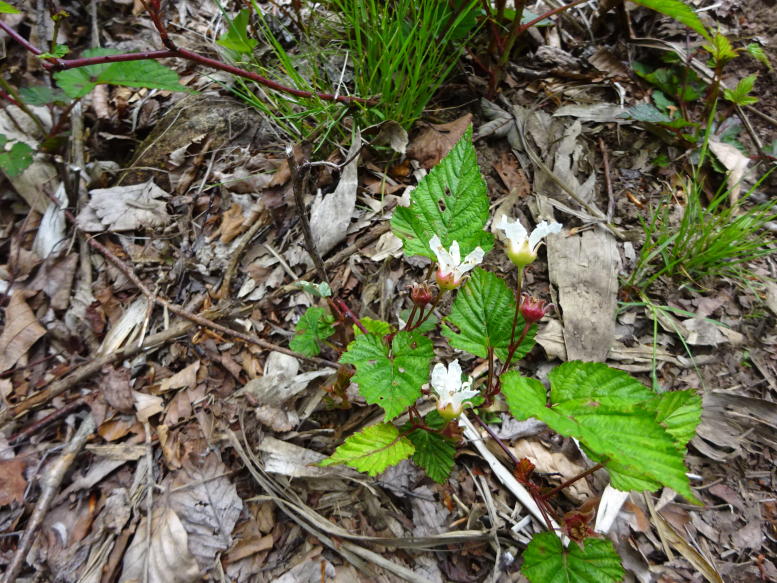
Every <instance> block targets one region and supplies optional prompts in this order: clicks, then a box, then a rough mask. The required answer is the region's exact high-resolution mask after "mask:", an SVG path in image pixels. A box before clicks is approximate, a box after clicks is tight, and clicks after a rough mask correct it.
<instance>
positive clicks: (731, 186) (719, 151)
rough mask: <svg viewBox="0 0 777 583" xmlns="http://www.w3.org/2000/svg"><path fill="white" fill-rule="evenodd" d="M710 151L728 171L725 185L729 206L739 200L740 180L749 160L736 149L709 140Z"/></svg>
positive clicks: (723, 143)
mask: <svg viewBox="0 0 777 583" xmlns="http://www.w3.org/2000/svg"><path fill="white" fill-rule="evenodd" d="M710 151H711V152H712V153H713V154H715V156H716V157H717V159H718V160H719V161H720V163H721V164H723V166H725V167H726V170H728V174H727V175H726V184H727V186H728V190H729V193H728V199H729V201H730V202H731V204H734V203H736V202H737V201H738V200H739V193H740V192H741V190H742V178H743V177H744V175H745V170H747V165H748V164H749V163H750V158H748V157H747V156H745V155H744V154H743V153H742V152H740V151H739V149H738V148H736V147H735V146H732V145H731V144H726V143H725V142H718V141H716V140H712V139H711V140H710Z"/></svg>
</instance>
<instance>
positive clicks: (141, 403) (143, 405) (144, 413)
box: [132, 391, 164, 423]
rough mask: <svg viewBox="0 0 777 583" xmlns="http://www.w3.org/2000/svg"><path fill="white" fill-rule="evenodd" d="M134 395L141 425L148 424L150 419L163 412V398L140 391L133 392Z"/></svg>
mask: <svg viewBox="0 0 777 583" xmlns="http://www.w3.org/2000/svg"><path fill="white" fill-rule="evenodd" d="M132 395H133V397H134V398H135V409H137V413H136V415H137V418H138V421H140V422H141V423H146V422H147V421H148V420H149V418H151V417H153V416H154V415H156V414H157V413H161V412H162V409H163V404H164V401H163V400H162V397H157V396H154V395H147V394H146V393H141V392H139V391H132Z"/></svg>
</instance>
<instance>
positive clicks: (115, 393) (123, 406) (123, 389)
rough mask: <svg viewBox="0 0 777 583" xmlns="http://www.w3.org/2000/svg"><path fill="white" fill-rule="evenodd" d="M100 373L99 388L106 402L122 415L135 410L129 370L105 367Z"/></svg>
mask: <svg viewBox="0 0 777 583" xmlns="http://www.w3.org/2000/svg"><path fill="white" fill-rule="evenodd" d="M102 373H103V379H102V383H100V388H101V389H102V394H103V397H104V398H105V400H106V402H107V403H108V404H109V405H110V406H111V407H113V408H114V409H116V410H118V411H121V412H122V413H131V412H132V411H133V410H134V409H135V399H134V398H133V397H132V386H131V385H130V373H129V370H127V369H125V368H121V369H117V368H114V367H108V366H106V367H104V368H103V370H102Z"/></svg>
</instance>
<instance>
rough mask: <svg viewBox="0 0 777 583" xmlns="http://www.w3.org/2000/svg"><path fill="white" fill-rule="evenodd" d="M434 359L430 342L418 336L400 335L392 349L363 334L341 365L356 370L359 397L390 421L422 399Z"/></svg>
mask: <svg viewBox="0 0 777 583" xmlns="http://www.w3.org/2000/svg"><path fill="white" fill-rule="evenodd" d="M433 357H434V347H433V346H432V342H431V341H430V340H429V339H428V338H426V337H424V336H422V335H421V334H418V333H417V332H397V334H396V335H395V336H394V339H393V340H392V341H391V346H390V347H389V346H387V345H386V343H385V342H384V341H383V337H382V336H378V335H375V334H360V335H359V336H357V337H356V339H355V340H354V341H353V342H351V344H349V345H348V351H347V352H345V353H344V354H343V356H342V357H340V362H343V363H347V364H353V365H354V366H355V367H356V374H355V375H354V376H353V382H355V383H358V385H359V393H361V395H362V397H364V399H365V400H366V401H367V402H368V403H370V404H373V405H376V404H377V405H380V406H381V407H383V410H384V411H385V412H386V421H390V420H391V419H393V418H394V417H396V416H397V415H399V414H400V413H402V412H403V411H404V410H405V408H407V407H409V406H410V405H412V404H413V403H415V401H416V400H417V399H418V398H419V397H420V396H421V385H423V384H424V383H426V382H428V380H429V365H430V363H431V362H432V358H433Z"/></svg>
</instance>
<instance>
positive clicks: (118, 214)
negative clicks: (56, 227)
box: [76, 180, 170, 233]
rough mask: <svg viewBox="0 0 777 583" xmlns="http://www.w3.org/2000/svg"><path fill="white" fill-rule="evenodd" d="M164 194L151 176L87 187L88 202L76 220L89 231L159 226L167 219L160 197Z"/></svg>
mask: <svg viewBox="0 0 777 583" xmlns="http://www.w3.org/2000/svg"><path fill="white" fill-rule="evenodd" d="M168 196H169V195H168V194H167V193H166V192H165V191H164V190H162V189H161V188H159V187H158V186H157V185H156V184H155V183H154V181H153V180H149V181H148V182H143V183H141V184H133V185H131V186H114V187H112V188H97V189H95V190H90V191H89V204H88V205H87V206H86V207H85V208H84V209H83V210H82V211H81V212H80V213H79V215H78V217H77V218H76V223H77V224H78V227H79V228H80V229H81V230H83V231H87V232H89V233H96V232H99V231H105V230H108V231H133V230H135V229H141V228H148V227H161V226H164V225H166V224H167V223H168V221H169V220H170V216H169V215H168V214H167V209H166V208H165V201H164V200H163V199H165V198H167V197H168Z"/></svg>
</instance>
